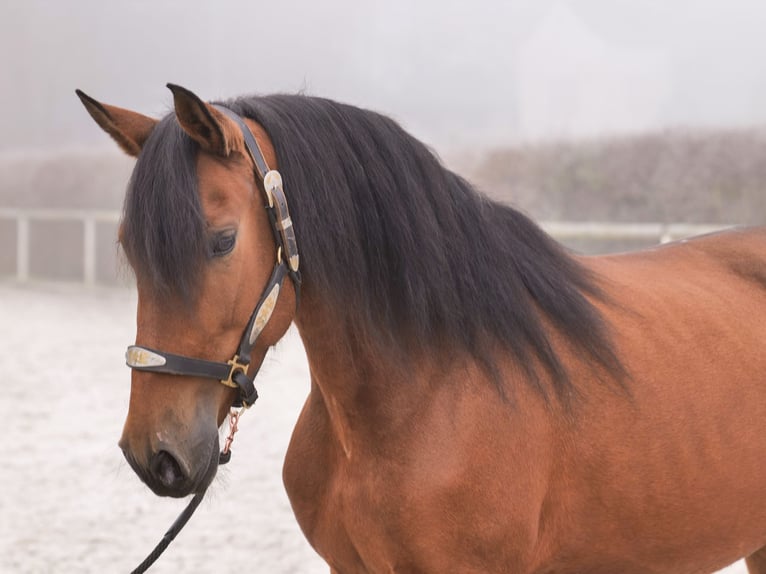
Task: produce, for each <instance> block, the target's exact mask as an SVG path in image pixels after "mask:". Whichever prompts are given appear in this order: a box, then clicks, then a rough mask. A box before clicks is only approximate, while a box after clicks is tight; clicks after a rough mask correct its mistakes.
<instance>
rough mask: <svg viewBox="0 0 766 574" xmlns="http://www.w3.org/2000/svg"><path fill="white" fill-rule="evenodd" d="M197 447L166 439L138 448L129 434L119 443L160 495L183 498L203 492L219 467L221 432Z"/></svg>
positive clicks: (142, 476)
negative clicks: (191, 447) (168, 441)
mask: <svg viewBox="0 0 766 574" xmlns="http://www.w3.org/2000/svg"><path fill="white" fill-rule="evenodd" d="M206 443H207V446H203V445H204V444H205V443H199V442H198V443H197V446H196V447H195V448H193V449H186V448H183V447H181V446H176V447H174V446H171V445H170V444H168V443H166V442H164V441H158V442H157V444H155V445H151V446H147V447H145V448H139V449H136V448H134V447H133V445H132V443H131V441H130V440H128V439H127V438H126V437H125V436H123V438H122V439H121V440H120V443H119V446H120V448H121V449H122V453H123V455H124V456H125V459H126V460H127V461H128V464H129V465H130V467H131V468H132V469H133V471H134V472H135V473H136V474H137V475H138V477H139V478H140V479H141V480H142V481H143V482H144V483H145V484H146V485H147V486H148V487H149V488H150V489H151V490H152V492H154V493H155V494H156V495H158V496H170V497H174V498H182V497H184V496H187V495H189V494H196V493H199V492H203V491H204V490H206V489H207V487H208V486H210V483H211V482H212V481H213V478H215V475H216V471H217V470H218V459H219V454H218V434H217V432H216V433H215V435H214V438H213V439H212V440H208V441H206Z"/></svg>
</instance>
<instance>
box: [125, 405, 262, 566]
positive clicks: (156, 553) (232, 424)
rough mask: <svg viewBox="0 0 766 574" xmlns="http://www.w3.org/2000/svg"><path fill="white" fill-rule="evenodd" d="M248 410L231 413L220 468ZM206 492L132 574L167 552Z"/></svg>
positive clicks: (183, 514) (220, 456) (233, 410)
mask: <svg viewBox="0 0 766 574" xmlns="http://www.w3.org/2000/svg"><path fill="white" fill-rule="evenodd" d="M246 409H247V407H242V408H241V409H231V411H230V412H229V434H228V436H227V437H226V442H225V443H224V446H223V450H221V453H220V454H219V455H218V464H219V466H220V465H222V464H226V463H227V462H229V461H230V460H231V443H233V442H234V435H235V434H236V432H237V428H238V425H239V418H240V417H241V416H242V414H243V413H244V412H245V410H246ZM206 492H207V490H203V491H202V492H198V493H197V494H195V495H194V497H193V498H192V499H191V500H190V501H189V504H187V505H186V508H184V509H183V511H181V514H179V515H178V518H176V520H175V522H173V524H172V525H171V526H170V528H168V531H167V532H166V533H165V535H164V536H163V537H162V540H160V541H159V543H157V546H155V547H154V550H152V551H151V552H150V553H149V556H147V557H146V558H144V561H143V562H141V564H139V565H138V567H137V568H136V569H135V570H133V571H132V572H131V573H130V574H144V572H146V571H147V570H149V568H150V567H151V566H152V564H154V563H155V562H156V561H157V558H159V557H160V556H161V555H162V553H163V552H165V549H166V548H167V547H168V546H170V543H171V542H173V540H174V539H175V537H176V536H177V535H178V533H179V532H181V530H182V529H183V527H184V526H186V523H187V522H189V519H190V518H191V517H192V515H193V514H194V511H195V510H197V507H198V506H199V505H200V502H202V499H203V498H205V493H206Z"/></svg>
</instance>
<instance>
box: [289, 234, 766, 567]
mask: <svg viewBox="0 0 766 574" xmlns="http://www.w3.org/2000/svg"><path fill="white" fill-rule="evenodd" d="M586 264H587V265H588V266H589V267H590V268H591V269H593V271H594V272H595V273H597V274H598V276H599V277H600V278H601V281H602V283H603V285H604V288H605V289H606V291H607V292H608V293H609V295H610V296H611V297H612V298H613V299H615V300H619V301H620V302H621V303H620V304H618V305H609V304H606V305H604V306H603V309H602V311H603V313H604V314H605V316H606V317H607V318H608V320H609V322H610V324H611V325H612V329H613V332H614V337H615V341H616V344H617V346H618V348H619V353H620V356H621V358H622V360H623V361H624V364H625V366H626V368H627V370H628V372H629V373H631V383H630V390H629V392H627V393H622V392H619V391H616V390H615V387H614V386H612V387H611V388H610V386H609V385H608V384H604V383H605V381H598V380H594V377H593V373H592V372H591V370H590V369H589V368H588V367H587V365H581V366H580V368H579V369H578V374H577V375H576V379H577V383H576V384H577V385H582V386H585V387H587V389H588V393H587V396H588V398H587V399H585V400H584V401H583V402H582V403H579V404H578V405H577V406H576V407H575V412H573V413H571V416H567V413H565V412H562V411H561V407H556V406H554V405H551V404H549V403H546V402H545V401H542V400H541V399H540V397H539V396H538V395H537V394H536V393H533V392H529V391H527V392H524V389H527V388H528V387H526V386H524V385H515V386H514V388H515V389H517V390H519V391H520V392H517V393H516V394H515V395H514V397H513V407H512V408H511V409H510V411H509V405H508V404H506V402H504V401H503V399H502V398H501V397H499V396H498V394H497V393H496V392H495V391H494V390H493V389H492V385H491V383H490V382H489V381H487V380H486V378H487V377H486V375H485V374H484V373H483V372H482V370H481V368H479V367H477V366H476V365H472V364H471V363H470V359H469V358H464V359H463V360H462V361H457V362H458V363H459V364H454V363H453V364H449V365H447V366H446V367H445V366H443V365H441V366H440V365H434V364H431V365H424V366H421V369H420V370H419V371H420V372H414V373H409V378H410V380H408V381H407V384H409V385H410V387H409V389H408V390H409V392H408V393H407V397H406V399H404V398H402V397H392V396H391V394H390V392H386V389H387V388H390V386H391V381H390V379H389V376H390V374H389V373H387V372H386V369H385V367H382V368H381V369H380V371H378V372H374V371H373V370H372V369H370V370H367V372H364V371H355V370H354V369H351V368H349V365H353V364H355V363H358V362H359V358H358V357H357V358H356V359H352V358H350V357H346V356H343V352H339V353H335V354H333V352H332V348H331V347H332V346H333V345H335V346H337V347H338V348H340V349H348V348H349V347H348V345H345V344H340V345H339V344H338V342H337V341H335V340H333V341H327V340H326V337H325V338H322V337H317V338H316V339H315V338H314V335H313V334H312V327H314V328H317V329H319V330H320V331H322V332H325V330H324V328H323V327H322V322H321V321H316V320H314V319H315V318H313V317H312V318H311V320H309V321H306V322H305V324H304V322H300V321H299V328H300V330H301V333H302V335H303V337H304V341H305V343H306V350H307V353H308V357H309V361H310V364H311V371H312V391H311V394H310V396H309V398H308V400H307V402H306V405H305V407H304V409H303V412H302V413H301V416H300V418H299V420H298V423H297V425H296V429H295V434H294V436H293V440H292V442H291V445H290V449H289V450H288V454H287V458H286V461H285V475H284V477H285V484H286V487H287V491H288V494H289V496H290V499H291V501H292V503H293V507H294V510H295V513H296V517H297V518H298V520H299V522H300V524H301V526H302V528H303V530H304V532H305V533H306V535H307V537H308V539H309V540H310V541H311V542H312V544H313V545H314V546H315V548H316V549H317V551H318V552H319V553H320V554H321V555H322V556H324V557H325V558H326V559H327V560H328V562H329V563H330V564H331V565H333V567H334V568H335V570H337V571H338V572H368V571H369V572H386V571H402V572H409V571H423V572H442V571H450V572H530V573H532V572H539V573H543V572H572V573H583V572H593V573H597V572H604V573H613V572H621V573H623V572H624V573H630V572H636V573H647V572H658V573H659V572H712V571H714V570H716V569H719V568H722V567H723V566H726V565H727V564H730V563H731V562H733V561H735V560H737V559H738V558H741V557H743V556H748V555H750V554H752V553H753V552H755V551H756V550H758V549H759V548H761V547H763V546H764V545H766V529H764V528H760V529H757V528H756V529H754V528H753V525H756V524H760V525H764V524H766V501H764V498H763V488H764V484H766V460H765V459H764V455H765V454H766V452H765V451H764V441H763V438H762V436H763V430H762V427H761V424H760V423H761V421H763V420H765V419H764V417H765V416H766V394H765V393H766V388H765V386H764V385H765V384H766V379H765V377H766V375H764V373H766V353H764V352H763V349H762V347H761V346H760V345H759V344H758V343H757V342H758V341H766V323H764V321H761V320H759V318H760V316H761V315H762V314H763V313H764V312H766V232H764V231H763V230H761V231H747V232H746V231H735V232H730V233H726V234H718V235H715V236H710V237H705V238H699V239H695V240H692V241H684V242H679V243H676V244H674V245H670V246H664V247H662V248H657V249H654V250H650V251H646V252H641V253H638V254H627V255H619V256H610V257H602V258H588V259H587V260H586ZM337 336H338V337H343V335H342V334H341V333H338V334H337ZM320 341H321V342H320ZM328 347H329V348H328ZM562 351H563V352H566V351H565V350H563V349H562ZM357 352H358V350H357ZM499 352H500V353H502V350H500V351H499ZM330 357H331V358H330ZM573 359H574V358H573ZM512 362H513V361H512V360H509V361H508V364H507V365H506V368H505V369H504V375H505V376H508V377H509V378H513V377H514V376H520V375H519V374H518V371H517V370H516V369H514V367H513V364H512ZM574 362H575V363H576V360H575V361H574ZM339 373H343V375H342V376H340V377H339V375H338V374H339ZM405 376H406V375H405ZM445 378H446V379H449V378H452V379H454V380H451V381H450V380H445ZM434 380H438V381H439V383H440V384H438V385H432V384H429V383H428V381H434ZM423 381H426V382H425V383H423ZM394 386H395V387H397V388H399V387H398V386H396V385H394ZM360 387H365V388H367V389H378V390H379V392H378V393H377V394H375V390H370V391H369V392H370V393H372V394H375V396H374V398H373V397H371V396H367V395H361V396H360V395H359V394H358V389H359V388H360ZM413 387H414V388H417V391H415V390H414V389H413ZM349 389H353V390H354V391H353V392H351V393H349V392H348V390H349ZM418 395H419V396H420V400H418V399H415V398H413V397H417V396H418ZM368 402H373V403H374V404H375V405H377V409H378V410H379V411H380V413H379V415H378V416H370V414H369V413H370V409H369V408H368V406H367V405H368ZM402 402H405V403H408V404H407V405H402V404H400V403H402ZM387 407H388V408H387ZM389 412H392V413H397V418H394V419H393V420H391V417H390V416H388V415H387V413H389ZM351 413H358V414H357V416H354V415H353V414H351ZM361 413H364V416H362V415H361ZM402 413H406V414H404V415H403V414H402ZM402 416H403V418H398V417H402ZM371 445H374V446H371Z"/></svg>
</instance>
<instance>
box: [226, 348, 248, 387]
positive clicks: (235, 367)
mask: <svg viewBox="0 0 766 574" xmlns="http://www.w3.org/2000/svg"><path fill="white" fill-rule="evenodd" d="M226 363H227V364H228V365H231V368H230V369H229V376H228V378H226V379H221V380H220V382H221V384H222V385H226V386H227V387H231V388H232V389H238V388H239V385H238V384H237V383H235V382H234V375H235V374H236V373H237V371H242V372H243V373H245V374H247V366H248V364H247V363H242V362H240V360H239V355H234V356H233V357H232V358H231V359H229V360H228V361H226Z"/></svg>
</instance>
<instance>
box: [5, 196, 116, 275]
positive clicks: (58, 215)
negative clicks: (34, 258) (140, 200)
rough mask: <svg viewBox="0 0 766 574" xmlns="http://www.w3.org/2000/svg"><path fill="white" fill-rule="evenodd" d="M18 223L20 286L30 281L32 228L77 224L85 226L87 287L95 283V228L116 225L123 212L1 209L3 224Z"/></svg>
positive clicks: (17, 267) (17, 260) (84, 250)
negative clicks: (45, 223)
mask: <svg viewBox="0 0 766 574" xmlns="http://www.w3.org/2000/svg"><path fill="white" fill-rule="evenodd" d="M2 220H10V221H14V222H15V223H16V273H15V278H16V280H18V281H20V282H25V281H28V280H29V278H30V276H29V261H30V252H29V251H30V250H29V246H30V236H29V233H30V231H29V224H30V222H32V221H69V222H72V221H75V222H80V223H81V224H82V226H83V245H82V257H83V277H82V280H83V282H84V283H85V284H87V285H93V284H95V283H96V224H97V223H99V222H105V223H117V222H118V221H119V220H120V212H119V211H116V210H89V209H16V208H0V221H2Z"/></svg>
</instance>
